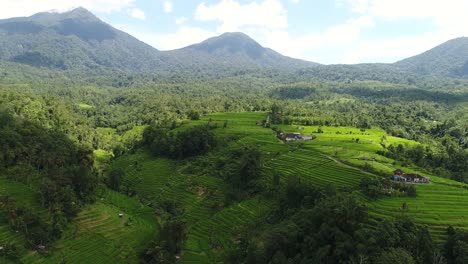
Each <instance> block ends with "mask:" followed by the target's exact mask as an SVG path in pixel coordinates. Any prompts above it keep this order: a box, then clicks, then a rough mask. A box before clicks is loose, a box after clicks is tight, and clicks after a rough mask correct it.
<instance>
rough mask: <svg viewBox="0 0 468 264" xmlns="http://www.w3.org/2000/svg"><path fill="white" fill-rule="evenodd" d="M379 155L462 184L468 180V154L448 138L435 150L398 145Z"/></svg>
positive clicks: (434, 148)
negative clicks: (413, 165) (467, 173)
mask: <svg viewBox="0 0 468 264" xmlns="http://www.w3.org/2000/svg"><path fill="white" fill-rule="evenodd" d="M377 153H378V154H380V155H383V156H387V157H390V158H392V159H395V160H400V161H403V162H404V164H406V165H409V164H415V165H417V166H419V167H422V168H426V169H428V170H429V171H432V172H433V173H434V174H436V175H438V176H442V177H447V178H451V179H453V180H457V181H462V182H466V181H467V180H468V178H467V177H468V175H466V172H467V171H468V162H467V160H468V152H467V151H466V150H465V149H463V148H462V147H460V146H459V145H458V144H456V143H455V142H454V141H453V140H452V139H451V138H449V137H447V136H446V137H444V138H443V139H442V140H441V142H440V143H439V144H436V145H435V146H434V147H433V148H430V147H424V146H423V145H414V146H409V145H402V144H398V145H396V146H395V145H390V146H388V147H387V148H386V150H384V151H378V152H377Z"/></svg>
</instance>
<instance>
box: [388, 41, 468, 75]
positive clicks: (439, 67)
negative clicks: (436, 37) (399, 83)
mask: <svg viewBox="0 0 468 264" xmlns="http://www.w3.org/2000/svg"><path fill="white" fill-rule="evenodd" d="M395 65H397V66H399V67H401V68H404V69H407V70H409V71H411V72H414V73H416V74H422V75H441V76H451V77H468V37H461V38H456V39H452V40H449V41H447V42H445V43H443V44H441V45H439V46H437V47H435V48H433V49H431V50H428V51H426V52H424V53H422V54H419V55H416V56H413V57H410V58H407V59H404V60H401V61H398V62H396V63H395Z"/></svg>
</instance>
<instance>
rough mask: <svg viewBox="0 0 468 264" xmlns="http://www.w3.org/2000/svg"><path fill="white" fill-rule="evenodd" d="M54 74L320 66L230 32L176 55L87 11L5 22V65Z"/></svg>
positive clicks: (1, 33) (1, 42)
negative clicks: (50, 70) (45, 69)
mask: <svg viewBox="0 0 468 264" xmlns="http://www.w3.org/2000/svg"><path fill="white" fill-rule="evenodd" d="M2 61H3V63H5V62H14V63H20V64H26V65H30V66H33V67H40V68H49V69H53V70H74V71H76V70H78V71H83V70H84V71H87V72H95V71H96V70H119V71H129V72H158V73H181V72H183V73H190V74H193V73H200V74H201V75H210V76H219V75H233V74H237V73H242V72H245V71H258V70H259V69H260V68H261V69H268V70H270V69H272V70H277V71H294V70H296V69H300V68H304V67H310V66H314V65H317V64H316V63H312V62H306V61H302V60H298V59H293V58H289V57H286V56H283V55H281V54H279V53H277V52H275V51H273V50H271V49H267V48H264V47H262V46H260V45H259V44H258V43H257V42H255V41H254V40H253V39H251V38H250V37H248V36H247V35H245V34H242V33H226V34H223V35H221V36H219V37H215V38H211V39H208V40H206V41H204V42H202V43H199V44H195V45H191V46H189V47H186V48H183V49H179V50H174V51H164V52H163V51H158V50H157V49H155V48H153V47H151V46H149V45H147V44H145V43H143V42H141V41H139V40H137V39H136V38H134V37H132V36H130V35H129V34H127V33H124V32H122V31H120V30H117V29H115V28H113V27H112V26H110V25H108V24H106V23H104V22H103V21H101V20H100V19H99V18H97V17H96V16H94V15H93V14H92V13H91V12H89V11H88V10H86V9H84V8H77V9H74V10H72V11H70V12H65V13H47V12H44V13H38V14H35V15H33V16H30V17H20V18H11V19H4V20H0V63H1V62H2Z"/></svg>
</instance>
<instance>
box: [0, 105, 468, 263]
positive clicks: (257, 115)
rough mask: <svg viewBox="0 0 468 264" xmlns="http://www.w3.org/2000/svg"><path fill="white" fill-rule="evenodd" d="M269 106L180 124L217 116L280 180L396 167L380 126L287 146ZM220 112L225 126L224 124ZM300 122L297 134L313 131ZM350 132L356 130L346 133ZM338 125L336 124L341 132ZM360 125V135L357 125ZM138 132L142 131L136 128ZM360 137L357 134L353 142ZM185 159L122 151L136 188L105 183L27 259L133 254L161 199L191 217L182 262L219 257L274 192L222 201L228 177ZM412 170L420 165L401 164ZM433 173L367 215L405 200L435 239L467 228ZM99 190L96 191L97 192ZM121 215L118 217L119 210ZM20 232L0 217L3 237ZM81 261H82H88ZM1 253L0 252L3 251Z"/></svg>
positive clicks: (1, 183)
mask: <svg viewBox="0 0 468 264" xmlns="http://www.w3.org/2000/svg"><path fill="white" fill-rule="evenodd" d="M264 117H265V113H261V112H254V113H220V114H212V115H209V116H205V117H202V118H201V120H197V121H188V122H187V123H186V124H184V125H183V126H181V127H180V128H178V129H186V128H187V127H190V126H194V125H200V124H206V123H208V122H209V120H210V119H211V123H212V124H214V123H217V124H218V129H216V130H215V133H216V134H217V135H218V136H220V137H235V138H236V139H237V140H238V141H239V142H241V143H244V144H256V145H258V146H259V147H260V149H261V150H262V151H263V153H264V157H265V158H264V164H263V165H264V166H263V174H264V176H265V180H266V181H270V180H271V178H272V175H274V174H275V173H279V174H280V175H281V182H283V183H284V182H285V181H286V179H287V177H289V176H298V177H300V178H301V179H302V181H303V182H304V183H309V184H312V185H315V186H321V187H323V186H326V185H328V184H333V185H336V186H351V187H357V186H358V184H359V181H360V179H361V178H362V177H368V176H372V175H369V173H366V172H364V171H362V170H360V169H359V168H356V167H352V166H349V165H345V164H343V163H341V161H345V162H346V163H347V164H351V165H362V164H363V163H364V162H365V161H363V160H362V159H361V158H362V157H372V158H375V159H376V161H375V162H372V163H371V165H372V166H374V167H376V168H378V169H380V170H382V171H388V172H390V171H391V170H393V169H394V168H395V166H398V163H397V164H395V163H394V161H393V160H391V159H388V158H385V157H381V156H378V155H376V154H375V151H376V150H379V149H381V146H380V145H379V143H380V139H381V137H382V136H383V135H384V132H383V131H381V130H378V129H375V130H366V132H362V131H360V130H358V129H354V128H335V127H334V128H328V127H323V130H324V131H325V133H323V134H318V135H317V136H318V138H317V139H316V140H313V141H309V142H304V144H303V146H302V147H300V148H292V147H291V144H284V143H283V142H281V141H279V140H278V139H276V137H275V136H274V133H273V132H272V130H271V129H267V128H263V127H260V126H256V125H255V122H256V121H258V120H262V119H264ZM225 120H227V121H228V125H227V128H223V124H224V122H225ZM281 128H282V129H283V130H284V131H290V132H296V131H297V130H296V129H297V127H294V126H281ZM316 129H317V128H316V127H304V129H303V130H300V131H298V132H301V133H303V134H307V133H309V131H314V130H316ZM344 131H348V133H349V131H351V132H352V133H353V134H343V132H344ZM337 132H340V133H338V134H337ZM359 133H361V134H359ZM136 136H138V135H136ZM356 137H359V138H360V141H359V143H356V142H355V141H352V139H353V138H356ZM386 142H387V144H388V143H403V144H416V143H415V142H412V141H408V140H404V139H399V138H392V137H387V141H386ZM183 165H184V164H183V162H177V161H173V160H169V159H163V158H153V157H151V156H149V155H148V154H147V153H145V152H137V153H135V154H129V155H125V156H123V157H120V158H119V159H117V160H116V161H114V162H113V163H112V164H111V166H110V168H109V169H108V170H110V169H112V168H119V169H122V170H123V171H124V172H125V178H124V183H125V184H124V185H126V186H129V187H130V188H131V189H132V190H134V191H136V197H134V198H129V197H128V196H125V195H123V194H120V193H117V192H113V191H105V190H101V192H99V197H100V199H99V200H98V202H97V203H96V204H93V205H88V206H87V207H85V208H84V210H83V211H82V212H80V214H79V215H78V217H77V218H76V221H75V222H74V223H73V224H72V226H71V227H70V228H69V230H67V231H66V233H65V234H64V237H63V239H61V240H60V241H59V242H58V243H56V245H54V247H55V250H54V251H53V252H54V253H53V254H52V255H50V256H48V257H42V256H38V255H37V254H28V255H27V256H26V257H25V258H24V259H23V260H22V261H24V262H25V263H60V262H61V261H66V263H88V262H86V261H88V260H93V263H137V262H138V259H137V253H138V252H139V251H141V250H142V249H143V248H144V246H145V245H146V244H147V243H148V242H149V241H150V240H151V239H152V238H153V237H154V236H155V235H156V234H157V231H158V228H159V225H158V219H157V215H155V214H154V212H155V210H154V209H152V208H151V207H150V206H155V205H157V203H159V202H162V201H172V202H175V203H176V204H179V205H182V207H183V209H184V211H183V217H184V219H185V220H186V221H187V222H188V238H187V241H186V243H185V245H184V249H183V252H182V255H181V259H180V260H179V263H188V264H190V263H219V262H221V261H222V258H223V252H224V250H226V249H229V248H231V247H233V246H234V244H235V238H236V235H237V234H238V233H239V232H240V229H241V228H243V227H245V226H249V225H255V223H256V222H257V221H259V219H262V217H263V216H264V215H266V214H267V213H268V212H269V211H270V210H271V208H272V207H273V206H272V204H271V201H268V200H266V199H261V198H259V197H253V198H251V199H248V200H245V201H242V202H241V203H237V204H234V205H232V206H229V207H225V208H223V207H222V206H223V204H224V199H225V191H226V188H227V186H226V185H225V183H224V181H223V180H222V179H218V178H216V177H212V176H207V175H192V174H186V173H184V172H183V170H182V168H183ZM405 170H406V171H410V172H418V171H420V170H419V168H405ZM429 176H431V184H428V185H418V186H417V192H418V197H416V198H410V197H388V198H382V199H377V200H368V205H369V208H370V214H371V216H372V219H373V220H375V221H377V220H379V219H382V218H387V217H396V216H398V215H401V214H402V211H401V209H400V208H401V206H402V204H403V203H406V204H407V205H408V207H409V210H408V212H406V214H408V215H410V216H411V217H414V219H415V220H416V221H417V222H418V223H420V224H425V225H428V227H429V229H430V231H431V233H432V234H433V235H434V237H435V238H436V239H437V240H439V241H441V240H442V239H443V238H444V236H445V234H444V232H445V229H446V227H447V226H448V225H454V226H457V227H460V228H464V229H468V219H466V218H468V206H466V205H467V204H468V190H467V189H466V188H465V187H464V186H463V184H461V183H457V182H453V181H450V180H447V179H443V178H438V177H436V176H434V175H429ZM5 193H10V194H11V195H14V196H15V197H16V196H19V197H22V198H21V201H22V202H24V203H27V204H31V205H33V204H35V205H34V206H37V208H38V210H40V206H38V205H37V200H36V199H35V197H34V195H33V193H32V192H31V190H29V189H28V188H27V186H26V185H23V184H20V183H15V182H12V181H10V180H7V179H5V178H2V177H0V194H5ZM101 198H102V199H101ZM119 213H123V214H124V217H123V218H119V217H118V214H119ZM2 239H3V240H5V239H7V240H10V239H11V240H18V241H21V239H22V238H21V237H20V236H19V235H17V234H15V233H13V232H12V231H11V230H9V228H8V227H7V226H5V225H2V224H0V243H1V241H2ZM84 261H85V262H84ZM0 262H1V259H0Z"/></svg>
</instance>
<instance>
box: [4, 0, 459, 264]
mask: <svg viewBox="0 0 468 264" xmlns="http://www.w3.org/2000/svg"><path fill="white" fill-rule="evenodd" d="M0 6H1V4H0ZM467 51H468V42H467V38H466V37H460V38H455V39H452V40H448V41H447V42H445V43H443V44H441V45H439V46H437V47H434V48H433V49H431V50H428V51H426V52H424V53H422V54H419V55H416V56H412V57H409V58H407V59H403V60H400V61H397V62H395V63H365V64H330V65H325V64H320V63H316V62H310V61H305V60H300V59H295V58H291V57H288V56H284V55H282V54H280V53H278V52H276V51H274V50H272V49H270V48H266V47H263V46H262V45H260V44H259V43H257V42H256V41H255V40H254V39H253V38H251V37H250V36H248V35H246V34H244V33H241V32H227V33H223V34H220V35H219V36H215V37H211V38H209V39H206V40H204V41H201V42H200V43H196V44H192V45H189V46H187V47H184V48H180V49H175V50H165V51H162V50H157V49H155V48H153V47H152V46H150V45H148V44H145V43H144V42H141V41H140V40H138V39H136V38H134V37H132V36H131V35H129V34H127V33H125V32H123V31H121V30H119V29H116V28H114V27H112V26H111V25H110V24H107V23H106V22H103V21H102V20H101V19H100V18H98V17H97V16H95V15H94V14H93V13H91V12H90V11H88V10H86V9H84V8H76V9H73V10H71V11H67V12H62V13H58V12H44V13H38V14H35V15H32V16H29V17H18V18H8V19H1V20H0V150H1V151H0V263H7V264H10V263H32V264H35V263H47V264H48V263H50V264H52V263H187V264H190V263H192V264H195V263H236V264H237V263H249V264H250V263H376V264H381V263H410V264H411V263H418V264H423V263H437V264H445V263H447V264H458V263H466V262H467V261H468V258H467V257H466V256H468V208H467V206H466V204H467V203H468V174H467V173H468V121H467V120H468V79H467V72H466V68H467V67H466V65H467V62H468V52H467ZM405 175H406V176H405ZM403 176H405V177H408V178H404V177H403ZM406 179H416V180H408V182H407V181H406ZM420 180H421V181H420Z"/></svg>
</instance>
